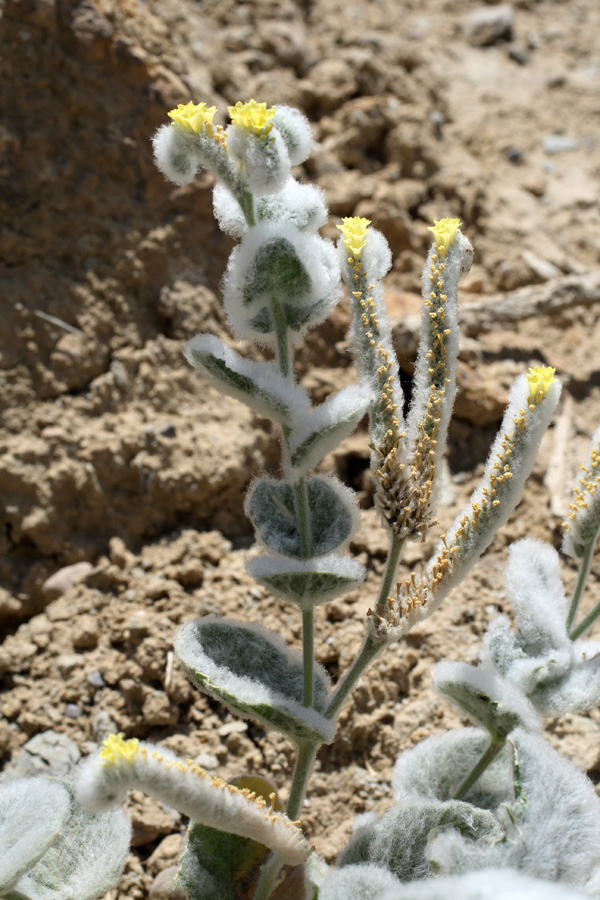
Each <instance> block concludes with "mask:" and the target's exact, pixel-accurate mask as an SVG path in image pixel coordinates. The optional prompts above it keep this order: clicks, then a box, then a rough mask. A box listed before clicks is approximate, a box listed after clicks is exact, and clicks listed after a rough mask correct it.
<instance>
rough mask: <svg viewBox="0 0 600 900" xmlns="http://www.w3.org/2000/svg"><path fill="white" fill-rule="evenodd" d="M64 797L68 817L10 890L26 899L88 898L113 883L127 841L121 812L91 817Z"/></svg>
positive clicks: (128, 831) (127, 826)
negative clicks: (38, 857) (38, 856)
mask: <svg viewBox="0 0 600 900" xmlns="http://www.w3.org/2000/svg"><path fill="white" fill-rule="evenodd" d="M64 786H65V788H66V789H67V791H68V793H69V795H70V801H71V808H70V815H69V816H68V818H67V819H66V821H65V822H64V823H63V827H62V829H61V834H60V836H59V837H58V839H57V840H56V841H55V842H54V843H53V844H52V846H51V847H50V848H49V849H48V850H47V852H46V853H45V854H44V855H43V856H42V858H41V859H40V860H39V862H38V863H37V864H36V865H35V866H34V867H33V868H32V869H30V870H29V871H28V872H27V873H26V874H25V875H23V876H22V877H21V878H20V879H19V880H18V881H17V883H16V884H15V885H14V886H13V890H14V892H15V894H21V895H23V896H24V897H28V898H29V900H65V898H68V897H73V898H76V900H94V898H96V897H99V896H100V895H101V894H104V893H105V892H106V891H107V890H108V889H109V888H111V887H113V886H114V885H115V884H116V882H117V881H118V879H119V877H120V875H121V871H122V869H123V866H124V864H125V860H126V858H127V854H128V852H129V842H130V838H131V825H130V824H129V822H128V821H127V819H126V818H125V815H124V813H123V812H122V810H111V811H109V812H103V813H91V812H88V811H87V810H85V809H83V807H82V806H80V805H79V803H78V802H77V801H76V800H75V798H74V796H73V788H72V786H71V785H70V784H67V783H66V782H65V783H64Z"/></svg>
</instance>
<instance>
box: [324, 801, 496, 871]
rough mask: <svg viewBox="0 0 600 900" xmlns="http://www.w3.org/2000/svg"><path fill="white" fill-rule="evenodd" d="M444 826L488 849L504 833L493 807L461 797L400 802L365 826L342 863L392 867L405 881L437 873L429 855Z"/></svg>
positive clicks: (384, 867) (342, 864)
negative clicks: (470, 801)
mask: <svg viewBox="0 0 600 900" xmlns="http://www.w3.org/2000/svg"><path fill="white" fill-rule="evenodd" d="M444 829H456V830H457V831H458V832H459V833H460V834H461V835H462V836H464V838H465V840H468V841H472V842H474V843H476V844H477V846H480V847H488V846H490V845H491V844H492V843H493V841H495V840H498V839H500V838H501V837H502V834H503V832H502V828H501V827H500V824H499V822H498V820H497V819H496V817H495V816H494V814H493V813H492V812H490V811H489V810H485V809H478V808H477V807H475V806H472V805H471V804H470V803H464V802H462V801H460V800H447V801H434V800H422V801H419V802H415V803H413V804H410V805H402V806H395V807H393V809H391V810H389V812H387V813H385V815H384V816H383V817H382V818H381V819H380V820H379V821H377V822H376V823H375V824H373V825H371V826H367V827H366V828H363V829H360V830H359V831H358V832H357V834H356V836H355V837H354V838H353V839H352V840H351V842H350V844H349V846H348V847H347V848H346V849H345V850H344V851H343V853H342V855H341V857H340V859H339V864H340V865H341V866H342V867H345V866H354V865H357V864H372V865H376V866H378V867H380V868H383V869H387V870H388V871H389V872H391V873H392V874H393V875H395V876H396V877H397V878H399V879H400V881H414V880H417V879H420V878H429V877H431V876H432V875H434V874H436V869H435V867H432V865H431V861H430V859H429V855H428V847H429V842H430V840H431V838H432V835H433V836H435V835H436V834H438V833H439V832H440V831H443V830H444Z"/></svg>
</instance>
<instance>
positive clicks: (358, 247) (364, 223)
mask: <svg viewBox="0 0 600 900" xmlns="http://www.w3.org/2000/svg"><path fill="white" fill-rule="evenodd" d="M370 224H371V220H370V219H361V217H360V216H347V217H346V218H345V219H342V224H341V225H338V226H337V227H338V228H339V229H340V231H341V232H342V234H343V235H344V244H345V245H346V250H347V251H348V253H350V254H351V256H353V257H354V259H359V257H360V254H361V252H362V249H363V247H364V246H365V240H366V237H367V233H368V231H369V225H370Z"/></svg>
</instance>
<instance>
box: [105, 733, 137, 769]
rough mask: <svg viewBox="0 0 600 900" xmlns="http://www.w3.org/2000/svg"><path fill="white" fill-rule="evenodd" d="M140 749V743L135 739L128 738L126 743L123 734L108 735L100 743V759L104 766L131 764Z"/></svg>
mask: <svg viewBox="0 0 600 900" xmlns="http://www.w3.org/2000/svg"><path fill="white" fill-rule="evenodd" d="M139 749H140V742H139V741H138V739H137V738H130V740H128V741H126V740H124V739H123V734H122V733H121V732H119V734H109V735H108V737H107V738H106V739H105V740H104V741H103V742H102V749H101V750H100V754H99V755H100V759H101V760H102V763H103V765H105V766H114V765H118V763H120V762H126V763H130V762H133V760H134V758H135V756H136V754H137V753H138V751H139Z"/></svg>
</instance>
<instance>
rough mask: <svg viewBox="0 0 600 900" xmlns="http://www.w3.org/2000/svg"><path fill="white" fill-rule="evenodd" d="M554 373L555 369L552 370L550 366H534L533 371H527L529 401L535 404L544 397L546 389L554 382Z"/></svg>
mask: <svg viewBox="0 0 600 900" xmlns="http://www.w3.org/2000/svg"><path fill="white" fill-rule="evenodd" d="M555 372H556V369H553V368H552V366H536V367H535V368H534V369H531V368H530V369H529V375H528V376H527V384H528V385H529V399H530V400H532V401H533V402H534V403H537V402H538V400H541V399H542V397H544V396H545V394H546V392H547V390H548V388H549V387H550V385H551V384H552V382H553V381H555V378H554V373H555Z"/></svg>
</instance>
